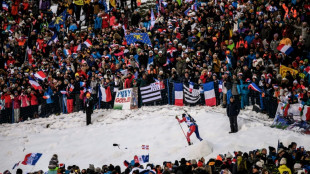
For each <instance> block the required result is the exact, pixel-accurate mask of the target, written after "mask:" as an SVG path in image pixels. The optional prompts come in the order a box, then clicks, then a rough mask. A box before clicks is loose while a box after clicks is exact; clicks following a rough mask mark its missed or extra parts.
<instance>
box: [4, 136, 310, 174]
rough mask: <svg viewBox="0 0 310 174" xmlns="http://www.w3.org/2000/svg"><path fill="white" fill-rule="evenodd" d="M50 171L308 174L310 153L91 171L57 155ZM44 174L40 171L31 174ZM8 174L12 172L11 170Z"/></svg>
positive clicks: (238, 155)
mask: <svg viewBox="0 0 310 174" xmlns="http://www.w3.org/2000/svg"><path fill="white" fill-rule="evenodd" d="M48 168H49V170H48V172H47V173H48V174H121V173H122V174H129V173H130V174H139V173H140V174H306V173H309V172H310V151H307V150H306V149H305V147H304V146H299V147H298V146H297V144H296V143H295V142H292V143H291V144H290V145H289V146H288V147H285V146H283V144H282V143H280V144H279V145H278V148H277V149H276V148H274V147H271V146H269V147H268V150H267V149H266V148H263V149H255V150H253V151H249V152H241V151H235V152H234V153H233V154H231V153H230V152H228V153H227V154H219V155H218V156H217V157H216V158H210V159H209V160H205V159H204V158H201V159H199V160H196V159H192V160H186V159H185V158H182V159H181V160H180V161H178V160H175V161H174V162H171V161H165V162H163V164H162V165H155V164H152V163H148V164H139V163H137V162H135V161H134V160H132V161H131V162H130V163H129V162H127V161H124V166H118V165H117V166H114V165H112V164H110V165H103V166H102V167H95V166H94V165H92V164H90V165H89V167H88V168H87V169H82V168H80V167H79V166H77V165H70V166H66V165H65V164H64V163H61V164H60V163H58V156H57V154H54V155H53V157H52V158H51V160H50V162H49V165H48ZM121 169H123V170H121ZM43 173H44V172H43V171H42V170H40V171H37V172H34V173H31V174H43ZM4 174H10V172H9V171H8V170H7V171H5V172H4ZM16 174H23V171H22V170H21V169H17V171H16Z"/></svg>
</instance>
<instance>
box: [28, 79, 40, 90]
mask: <svg viewBox="0 0 310 174" xmlns="http://www.w3.org/2000/svg"><path fill="white" fill-rule="evenodd" d="M29 83H30V85H31V86H32V87H33V88H34V89H35V90H39V89H42V87H41V86H40V84H39V83H38V82H36V81H34V80H30V79H29Z"/></svg>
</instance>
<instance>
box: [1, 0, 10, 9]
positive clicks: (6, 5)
mask: <svg viewBox="0 0 310 174" xmlns="http://www.w3.org/2000/svg"><path fill="white" fill-rule="evenodd" d="M2 9H3V10H5V11H9V5H8V4H7V3H6V2H4V1H2Z"/></svg>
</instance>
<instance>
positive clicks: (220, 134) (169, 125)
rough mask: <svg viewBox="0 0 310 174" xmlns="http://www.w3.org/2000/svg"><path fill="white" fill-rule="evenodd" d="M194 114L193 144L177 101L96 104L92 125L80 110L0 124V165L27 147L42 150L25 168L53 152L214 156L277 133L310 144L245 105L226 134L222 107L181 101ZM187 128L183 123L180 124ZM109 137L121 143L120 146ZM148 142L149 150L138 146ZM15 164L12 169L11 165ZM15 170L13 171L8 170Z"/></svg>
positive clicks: (98, 161) (100, 157) (85, 160)
mask: <svg viewBox="0 0 310 174" xmlns="http://www.w3.org/2000/svg"><path fill="white" fill-rule="evenodd" d="M185 108H186V110H187V111H188V112H189V113H190V114H191V115H192V116H193V117H194V118H195V119H196V121H197V123H198V126H199V131H200V135H201V137H202V138H203V139H204V141H202V142H199V140H197V138H196V137H195V135H194V134H193V135H192V137H191V138H192V141H193V143H194V145H193V146H189V147H186V146H187V142H186V139H185V137H184V135H183V132H182V130H181V128H180V126H179V124H178V122H177V121H176V119H175V116H176V115H179V116H180V114H182V113H183V109H182V108H181V107H176V106H158V107H143V108H141V109H139V110H123V111H121V110H108V111H106V110H95V111H94V114H93V116H92V125H90V126H85V125H86V123H85V114H84V113H82V112H80V113H73V114H68V115H60V116H51V117H49V118H40V119H35V120H31V121H26V122H23V123H18V124H5V125H0V147H1V151H0V156H1V158H0V171H1V172H3V171H4V170H5V169H9V170H11V169H12V167H13V165H14V164H15V163H17V162H18V161H22V160H23V158H24V156H25V155H26V154H27V153H43V155H42V157H41V159H40V160H39V161H38V163H37V165H36V166H35V167H34V168H33V169H32V166H24V165H20V166H19V167H20V168H22V169H24V171H26V172H27V171H28V172H29V171H31V170H33V171H35V170H40V169H43V170H44V171H46V170H47V166H48V162H49V160H50V158H51V157H52V155H53V154H55V153H56V154H58V159H59V162H60V163H65V164H66V166H68V165H73V164H76V165H78V166H80V167H81V168H86V167H88V165H89V164H94V165H95V167H101V166H102V165H103V164H110V163H112V164H118V165H120V166H121V168H122V170H123V169H124V165H123V161H124V160H128V161H130V160H132V159H133V156H134V155H143V154H147V153H148V152H149V154H150V162H152V163H155V164H162V162H163V161H174V160H176V159H178V160H180V159H181V158H182V157H185V158H188V159H198V158H201V157H205V158H206V159H208V158H212V157H213V158H214V157H216V155H217V154H219V153H227V152H228V150H229V151H230V152H233V151H235V150H241V151H249V150H253V149H254V148H262V147H268V146H270V145H271V146H276V145H277V141H278V139H280V140H281V141H283V143H284V145H288V143H290V142H291V141H295V142H297V144H298V145H305V146H307V145H310V138H309V136H307V135H301V134H299V133H296V132H291V131H283V130H279V129H274V128H270V127H269V126H270V125H271V123H272V120H268V119H267V118H266V116H265V115H262V114H257V113H254V112H252V111H250V110H246V111H242V112H241V115H240V116H239V118H238V123H239V132H238V133H237V134H229V133H228V132H229V131H230V128H229V120H228V117H227V116H226V115H225V114H224V113H225V110H224V109H222V108H216V107H215V108H209V107H191V108H189V107H185ZM182 127H183V129H184V131H187V127H186V125H185V124H182ZM113 143H118V144H120V149H119V148H118V147H114V146H113ZM141 145H149V146H150V150H149V151H146V150H142V149H141ZM15 170H16V169H15ZM13 172H15V171H13Z"/></svg>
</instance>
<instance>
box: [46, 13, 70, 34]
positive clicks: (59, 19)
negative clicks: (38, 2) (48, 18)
mask: <svg viewBox="0 0 310 174" xmlns="http://www.w3.org/2000/svg"><path fill="white" fill-rule="evenodd" d="M66 18H67V9H65V10H64V11H63V12H62V13H61V14H60V15H59V16H57V17H56V19H55V20H54V21H52V22H51V23H49V24H48V27H49V28H57V30H59V28H60V25H63V24H64V23H65V22H66Z"/></svg>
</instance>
